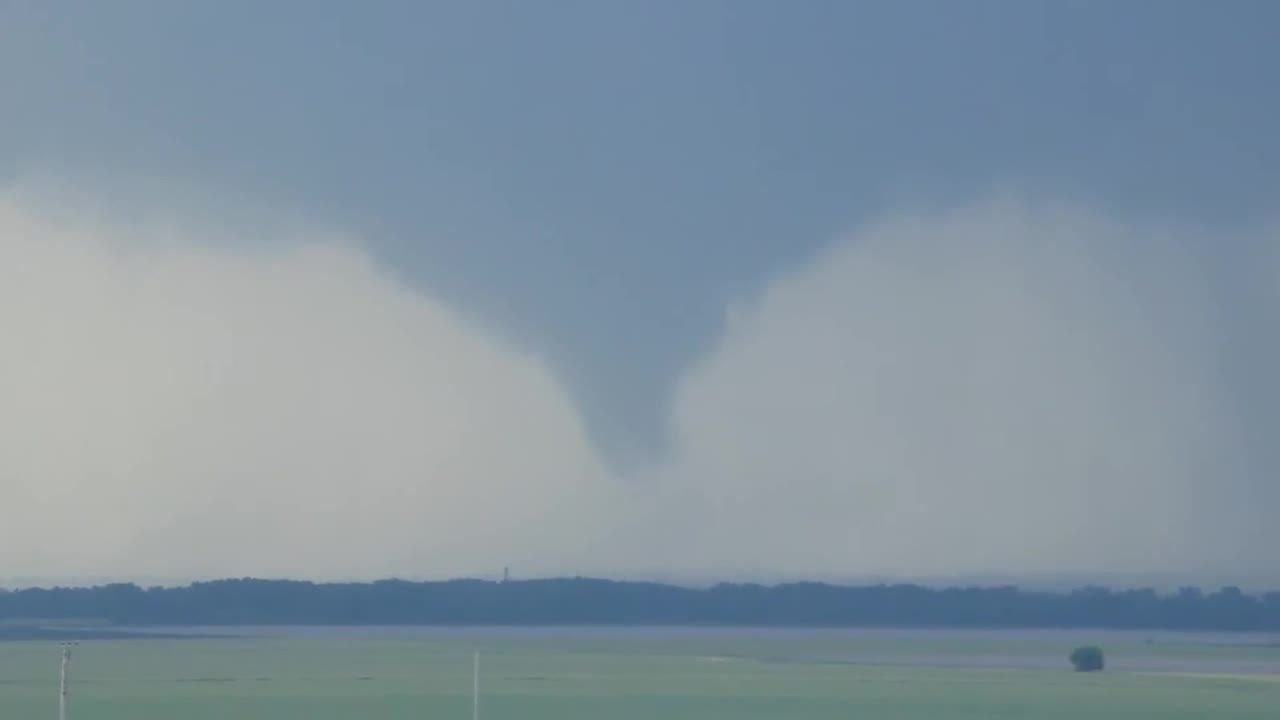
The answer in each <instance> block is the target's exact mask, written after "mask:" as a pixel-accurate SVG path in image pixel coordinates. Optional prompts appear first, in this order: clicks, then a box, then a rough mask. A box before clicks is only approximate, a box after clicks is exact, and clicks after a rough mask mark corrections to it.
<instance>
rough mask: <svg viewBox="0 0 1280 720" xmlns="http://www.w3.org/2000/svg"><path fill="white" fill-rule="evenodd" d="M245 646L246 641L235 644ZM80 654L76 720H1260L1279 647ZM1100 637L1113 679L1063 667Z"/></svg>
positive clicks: (310, 632) (723, 646) (39, 692)
mask: <svg viewBox="0 0 1280 720" xmlns="http://www.w3.org/2000/svg"><path fill="white" fill-rule="evenodd" d="M242 631H243V629H242ZM253 632H255V634H256V636H255V637H237V638H219V639H207V638H205V639H155V640H151V639H146V640H101V641H90V642H86V643H84V644H82V645H81V646H80V647H78V648H77V652H76V656H75V659H74V664H73V677H74V679H75V682H74V685H73V698H72V710H73V712H72V717H73V718H74V720H125V719H126V718H127V719H128V720H153V719H154V720H160V719H162V718H163V719H164V720H171V719H172V718H184V720H204V719H210V720H211V719H213V718H242V719H244V720H258V719H259V718H261V719H262V720H267V719H268V718H270V719H271V720H281V719H283V718H308V719H311V718H314V719H317V720H337V719H338V718H344V719H346V718H351V719H355V718H360V719H362V720H363V719H365V718H368V719H369V720H376V719H378V718H388V719H391V718H404V719H407V718H448V717H457V718H465V717H468V716H469V713H470V688H471V653H472V651H473V649H479V650H480V651H481V652H482V654H483V655H482V657H483V665H484V669H483V678H482V684H483V708H484V713H483V715H484V717H485V718H488V719H493V720H501V719H503V718H548V719H550V718H556V719H558V720H574V719H576V718H583V719H586V718H592V719H593V720H598V719H600V718H617V719H619V720H628V719H634V720H641V719H643V720H650V719H651V718H663V719H664V720H680V719H682V718H689V719H690V720H692V719H694V718H698V719H699V720H703V719H706V718H786V719H794V720H810V719H812V720H817V719H819V718H851V717H875V718H904V719H910V718H930V720H942V719H946V718H974V719H976V718H1005V717H1007V718H1014V717H1016V718H1079V717H1090V718H1109V717H1114V718H1145V717H1151V718H1156V717H1159V718H1171V717H1172V718H1204V717H1213V718H1215V719H1224V718H1225V719H1229V718H1262V717H1274V716H1275V708H1277V707H1280V683H1277V682H1275V681H1274V680H1275V678H1280V647H1274V646H1272V645H1271V644H1270V643H1271V640H1270V639H1268V638H1259V637H1244V636H1239V637H1237V636H1212V635H1169V634H1154V635H1153V634H1135V633H1105V632H1099V633H1079V632H1016V631H1000V632H981V631H969V632H941V631H816V630H814V631H762V630H719V631H713V630H688V629H683V630H680V629H673V630H638V629H631V630H589V629H566V630H555V629H536V630H532V629H531V630H507V629H491V630H480V629H471V630H461V629H459V630H446V629H414V628H404V629H401V628H393V629H375V628H361V629H351V630H343V629H324V628H293V629H288V630H278V629H256V630H254V631H253ZM1090 640H1096V641H1097V642H1099V643H1100V644H1102V645H1103V646H1104V648H1105V649H1106V650H1107V652H1108V659H1109V667H1110V668H1112V669H1111V670H1110V671H1108V672H1107V673H1104V674H1096V675H1079V674H1075V673H1071V672H1069V671H1068V670H1067V663H1066V661H1065V657H1066V655H1067V653H1068V652H1069V651H1070V649H1071V647H1073V645H1074V644H1079V643H1081V642H1085V641H1090ZM57 668H58V647H57V645H56V644H52V643H48V642H9V643H0V718H4V720H9V719H10V718H14V719H20V720H26V719H27V718H53V717H56V710H57V702H56V687H57Z"/></svg>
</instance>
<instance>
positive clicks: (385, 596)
mask: <svg viewBox="0 0 1280 720" xmlns="http://www.w3.org/2000/svg"><path fill="white" fill-rule="evenodd" d="M30 618H40V619H74V618H84V619H97V620H106V621H108V622H110V623H113V624H119V625H248V624H342V625H348V624H357V625H358V624H388V625H394V624H404V625H409V624H421V625H468V624H493V625H550V624H566V625H575V624H576V625H586V624H605V625H759V626H811V627H824V626H825V627H840V626H936V627H1011V628H1016V627H1039V628H1069V627H1091V628H1135V629H1138V628H1144V629H1171V630H1270V631H1280V593H1276V592H1273V593H1267V594H1263V595H1254V594H1248V593H1245V592H1243V591H1242V590H1240V589H1239V588H1237V587H1224V588H1221V589H1219V590H1216V591H1213V592H1203V591H1201V590H1199V589H1197V588H1190V587H1187V588H1182V589H1180V590H1178V591H1176V592H1173V593H1157V592H1156V591H1154V590H1150V589H1143V590H1111V589H1107V588H1102V587H1085V588H1081V589H1078V590H1074V591H1071V592H1046V591H1031V590H1025V589H1019V588H1017V587H1012V586H1006V587H952V588H938V589H935V588H928V587H924V586H920V585H911V584H895V585H874V586H862V587H848V586H837V585H828V584H823V583H813V582H804V583H789V584H781V585H773V586H765V585H754V584H721V585H716V586H714V587H711V588H703V589H694V588H687V587H678V586H673V585H664V584H658V583H641V582H617V581H610V580H597V579H589V578H566V579H550V580H526V581H513V582H491V581H484V580H452V581H443V582H410V581H404V580H382V581H378V582H371V583H312V582H305V581H291V580H258V579H249V578H246V579H238V580H218V581H212V582H197V583H193V584H191V585H187V586H183V587H150V588H142V587H139V586H137V585H134V584H110V585H100V586H95V587H78V588H61V587H59V588H30V589H22V590H11V591H5V590H0V621H9V622H10V623H12V622H13V621H16V620H21V619H30Z"/></svg>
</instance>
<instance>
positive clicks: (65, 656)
mask: <svg viewBox="0 0 1280 720" xmlns="http://www.w3.org/2000/svg"><path fill="white" fill-rule="evenodd" d="M70 667H71V644H70V643H62V683H61V688H60V692H59V694H58V720H67V671H68V670H69V669H70Z"/></svg>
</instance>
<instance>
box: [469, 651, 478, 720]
mask: <svg viewBox="0 0 1280 720" xmlns="http://www.w3.org/2000/svg"><path fill="white" fill-rule="evenodd" d="M471 720H480V651H479V650H477V651H476V660H475V665H474V666H473V667H472V670H471Z"/></svg>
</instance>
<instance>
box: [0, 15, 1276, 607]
mask: <svg viewBox="0 0 1280 720" xmlns="http://www.w3.org/2000/svg"><path fill="white" fill-rule="evenodd" d="M1278 24H1280V8H1278V7H1277V6H1275V5H1274V3H1270V2H1262V1H1259V2H1246V1H1245V0H1237V1H1234V2H1225V3H1217V4H1208V3H1202V2H1190V1H1188V2H1179V1H1176V0H1174V1H1170V2H1164V3H1160V4H1158V5H1151V4H1146V3H1138V2H1114V3H1098V2H1083V1H1073V0H1061V1H1058V2H1034V1H1028V2H1013V1H1012V0H1004V1H994V0H974V1H973V2H968V3H952V2H941V1H939V2H920V1H914V0H905V1H899V2H870V1H866V2H862V1H860V2H843V1H842V2H834V1H832V2H825V1H822V0H810V1H808V2H804V3H785V2H778V1H771V2H764V1H759V0H739V1H734V2H729V1H725V2H720V1H716V0H698V1H697V2H676V1H675V0H656V1H655V2H644V3H641V2H634V1H633V2H620V1H616V0H594V1H591V2H586V1H583V2H576V1H570V0H552V1H551V2H544V3H524V2H514V1H511V2H498V1H496V0H480V1H477V2H390V1H384V2H367V3H338V2H323V1H319V2H301V1H300V0H298V1H293V0H282V1H281V2H275V3H268V4H263V3H251V2H244V1H237V0H227V1H226V2H217V3H212V2H205V3H166V2H159V1H151V2H139V1H134V0H122V1H121V2H116V3H90V2H33V1H27V0H0V120H2V122H0V350H3V352H0V499H3V502H0V567H3V568H4V570H0V579H2V578H4V577H7V578H10V579H11V582H21V581H25V580H27V579H36V580H38V579H50V578H53V579H65V578H166V579H170V578H172V579H185V578H192V577H216V576H225V575H232V576H240V575H246V574H256V575H269V576H289V577H313V578H318V579H329V578H369V577H382V576H387V575H399V576H404V577H447V576H456V575H493V574H497V573H500V572H501V568H502V567H503V566H507V565H510V566H512V567H513V571H514V572H516V573H517V574H524V575H552V574H596V575H607V576H611V577H642V578H646V579H648V578H659V579H675V580H684V581H695V580H696V581H706V580H712V579H751V580H766V581H767V580H775V579H786V578H797V577H805V578H817V579H831V580H845V579H850V578H866V577H901V578H939V577H995V576H1001V577H1018V578H1026V577H1033V576H1037V577H1039V576H1067V575H1070V576H1072V577H1116V576H1119V577H1129V578H1137V577H1140V576H1144V577H1145V576H1164V577H1173V576H1177V577H1179V578H1189V579H1206V580H1208V579H1213V580H1217V579H1224V580H1230V581H1241V582H1254V583H1270V584H1271V585H1273V586H1274V587H1280V577H1277V576H1276V575H1277V573H1276V572H1275V571H1274V570H1273V568H1272V565H1273V563H1272V562H1271V559H1270V558H1269V557H1268V548H1270V547H1274V544H1275V542H1276V541H1277V540H1280V537H1278V536H1280V530H1276V529H1274V528H1273V527H1272V526H1273V525H1275V523H1274V522H1272V520H1271V517H1270V516H1271V508H1273V507H1276V504H1275V501H1276V500H1280V486H1278V485H1277V483H1276V478H1277V476H1278V475H1280V472H1278V471H1280V450H1277V449H1273V446H1274V445H1275V443H1274V438H1273V434H1274V428H1275V427H1276V426H1277V422H1278V421H1280V380H1277V378H1276V376H1275V371H1274V368H1275V367H1280V325H1278V321H1277V319H1276V318H1277V317H1280V208H1278V207H1277V206H1278V205H1280V137H1277V134H1276V133H1275V132H1274V128H1276V127H1280V94H1277V93H1276V92H1275V91H1274V89H1273V87H1272V86H1273V84H1274V77H1275V76H1276V74H1277V72H1278V71H1280V47H1277V46H1276V44H1275V43H1274V42H1273V41H1272V36H1273V35H1274V28H1276V27H1277V25H1278ZM59 523H61V524H62V525H64V526H69V528H70V529H68V530H67V531H65V532H61V533H57V532H52V531H51V528H53V527H54V526H56V525H57V524H59Z"/></svg>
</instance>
